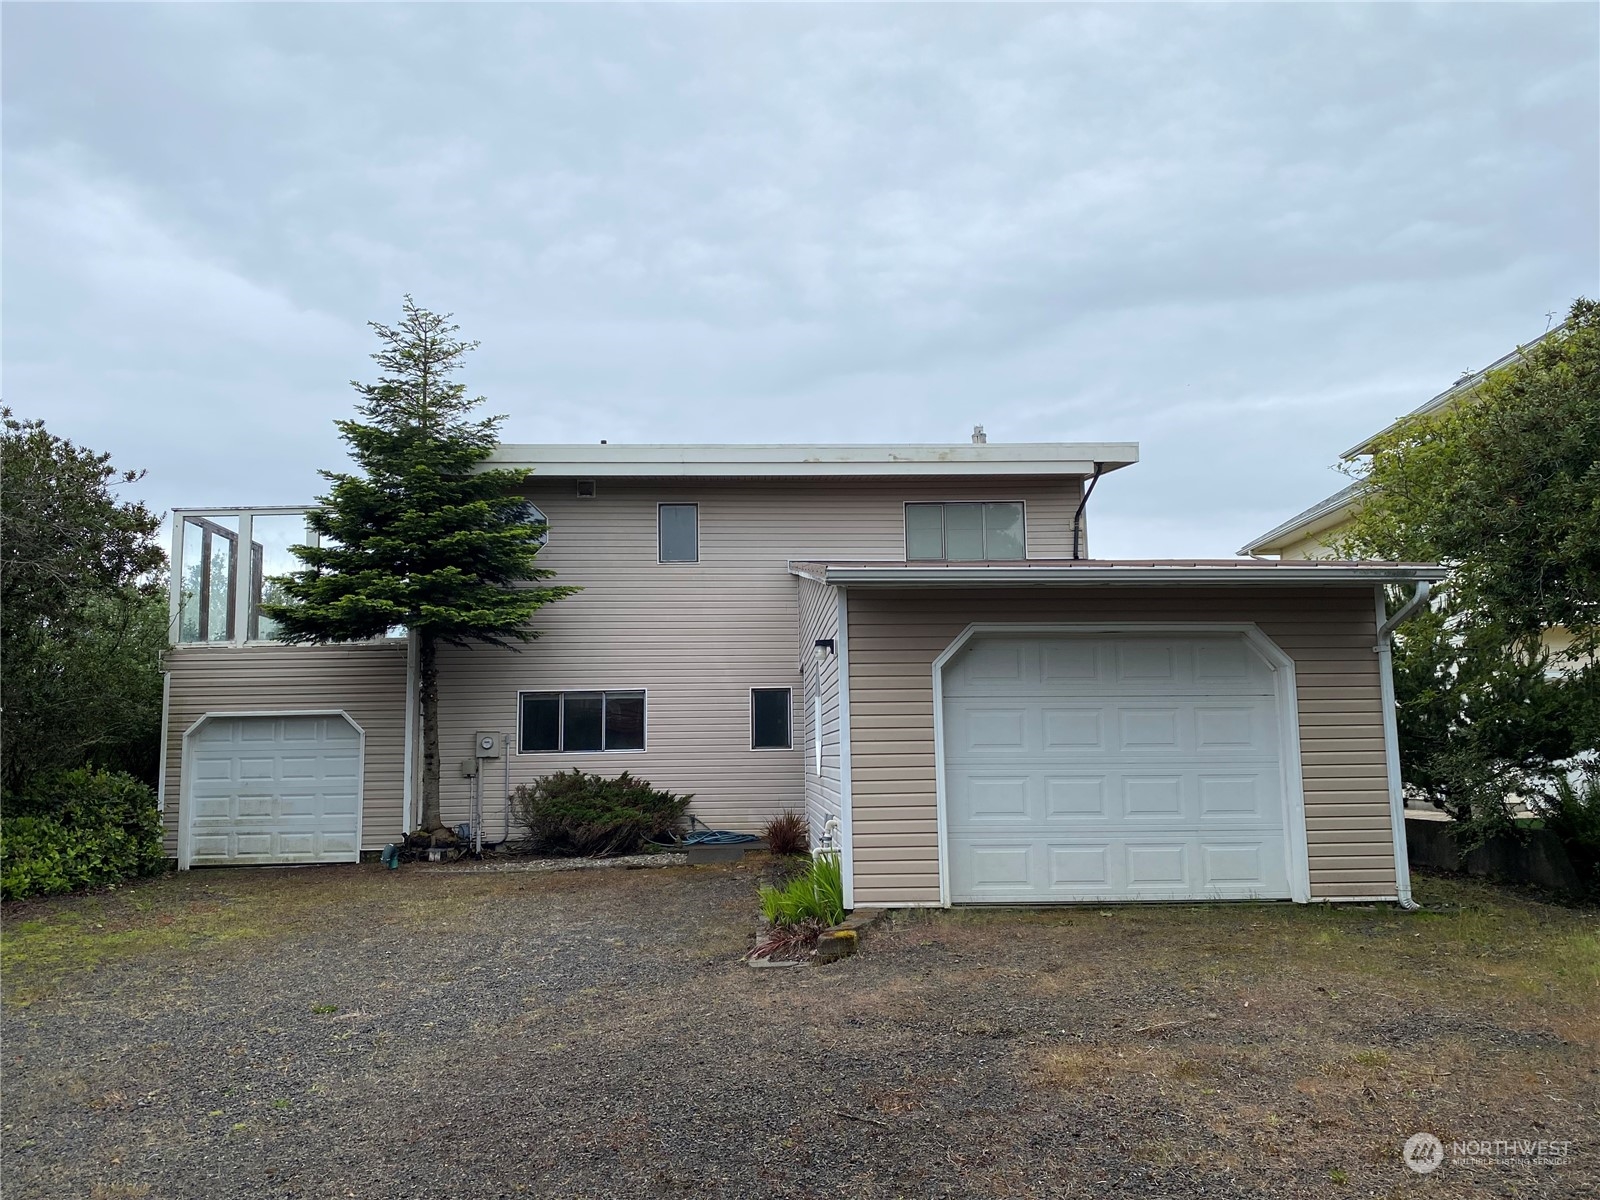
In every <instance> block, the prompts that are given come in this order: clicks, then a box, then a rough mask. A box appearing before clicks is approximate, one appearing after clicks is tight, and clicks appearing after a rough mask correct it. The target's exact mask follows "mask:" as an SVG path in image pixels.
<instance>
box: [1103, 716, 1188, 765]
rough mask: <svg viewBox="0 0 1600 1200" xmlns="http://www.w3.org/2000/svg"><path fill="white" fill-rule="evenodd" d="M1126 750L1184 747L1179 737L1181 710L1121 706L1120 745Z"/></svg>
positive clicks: (1135, 752) (1118, 747)
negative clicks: (1179, 712)
mask: <svg viewBox="0 0 1600 1200" xmlns="http://www.w3.org/2000/svg"><path fill="white" fill-rule="evenodd" d="M1116 749H1117V750H1118V751H1119V752H1120V753H1123V754H1130V753H1132V754H1149V753H1151V752H1161V751H1171V752H1177V751H1178V750H1180V749H1181V746H1180V745H1179V741H1178V710H1177V709H1175V708H1119V709H1118V710H1117V746H1116Z"/></svg>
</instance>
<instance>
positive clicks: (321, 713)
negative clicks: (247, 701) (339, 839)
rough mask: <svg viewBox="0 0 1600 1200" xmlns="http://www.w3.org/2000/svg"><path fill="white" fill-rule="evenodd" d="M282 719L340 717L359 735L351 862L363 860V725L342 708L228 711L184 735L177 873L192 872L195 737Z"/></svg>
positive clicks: (198, 722)
mask: <svg viewBox="0 0 1600 1200" xmlns="http://www.w3.org/2000/svg"><path fill="white" fill-rule="evenodd" d="M251 717H260V718H269V719H271V718H282V717H339V718H342V719H343V720H344V722H345V723H346V724H348V725H349V726H350V728H351V729H353V730H355V732H356V851H355V854H354V855H353V856H352V857H351V859H350V861H352V862H356V861H359V860H360V858H361V818H362V809H363V808H364V806H365V804H366V791H367V731H366V730H365V729H364V728H363V727H362V725H361V722H359V721H357V720H356V719H355V718H354V717H353V716H351V715H350V714H349V712H347V711H346V710H344V709H342V708H251V709H228V710H225V711H217V712H208V713H204V714H202V715H201V716H200V718H199V719H198V720H196V721H195V723H194V724H193V725H190V726H189V728H187V729H185V730H184V731H183V751H182V759H181V771H182V774H181V775H180V780H181V786H180V788H179V791H178V870H180V871H187V870H188V869H189V863H190V859H191V857H192V853H191V850H190V846H189V838H190V824H191V820H192V817H193V805H192V802H191V797H192V795H193V792H194V770H193V765H192V763H193V745H194V736H195V734H197V733H198V732H199V731H200V730H201V729H203V728H204V727H205V726H206V725H207V724H208V723H210V722H212V721H226V720H235V719H240V718H251Z"/></svg>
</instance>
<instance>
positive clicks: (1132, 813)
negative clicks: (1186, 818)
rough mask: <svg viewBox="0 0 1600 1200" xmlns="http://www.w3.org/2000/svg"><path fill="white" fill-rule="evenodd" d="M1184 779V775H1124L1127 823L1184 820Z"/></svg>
mask: <svg viewBox="0 0 1600 1200" xmlns="http://www.w3.org/2000/svg"><path fill="white" fill-rule="evenodd" d="M1183 815H1184V813H1183V777H1182V776H1181V775H1124V776H1123V777H1122V816H1123V819H1125V820H1128V821H1152V820H1154V821H1161V822H1163V823H1171V822H1173V821H1181V820H1182V819H1183Z"/></svg>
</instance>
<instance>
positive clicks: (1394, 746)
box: [1372, 586, 1414, 908]
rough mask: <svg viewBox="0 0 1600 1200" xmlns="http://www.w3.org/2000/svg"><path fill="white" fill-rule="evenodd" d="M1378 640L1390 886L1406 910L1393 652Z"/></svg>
mask: <svg viewBox="0 0 1600 1200" xmlns="http://www.w3.org/2000/svg"><path fill="white" fill-rule="evenodd" d="M1372 591H1373V597H1374V605H1375V608H1376V614H1375V616H1376V620H1377V626H1378V628H1379V629H1380V630H1381V629H1382V628H1383V624H1384V622H1385V621H1386V620H1388V617H1389V606H1388V602H1387V600H1386V599H1385V597H1384V594H1383V588H1382V587H1381V586H1380V587H1375V588H1373V589H1372ZM1391 636H1392V635H1390V634H1385V635H1383V636H1382V637H1380V638H1379V639H1378V696H1379V703H1381V704H1382V705H1383V757H1384V765H1385V768H1386V771H1387V774H1388V776H1389V833H1390V836H1391V838H1392V840H1393V843H1394V886H1395V893H1396V895H1397V896H1398V897H1399V900H1400V905H1401V907H1402V908H1410V907H1411V905H1412V904H1413V903H1414V901H1413V900H1412V899H1411V851H1410V849H1409V848H1408V847H1407V845H1406V796H1405V783H1404V780H1403V779H1402V777H1401V774H1400V719H1399V716H1398V714H1397V713H1396V712H1395V698H1394V652H1393V649H1392V648H1391V646H1390V637H1391Z"/></svg>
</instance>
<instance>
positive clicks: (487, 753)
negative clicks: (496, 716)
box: [473, 729, 500, 758]
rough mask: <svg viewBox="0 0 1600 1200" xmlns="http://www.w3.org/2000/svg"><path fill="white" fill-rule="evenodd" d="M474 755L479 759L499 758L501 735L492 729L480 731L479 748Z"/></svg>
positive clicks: (478, 737)
mask: <svg viewBox="0 0 1600 1200" xmlns="http://www.w3.org/2000/svg"><path fill="white" fill-rule="evenodd" d="M473 753H474V754H476V755H477V756H478V757H479V758H499V757H500V735H499V734H498V733H495V732H494V731H493V730H492V729H480V730H479V731H478V733H477V747H476V749H474V750H473Z"/></svg>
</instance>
